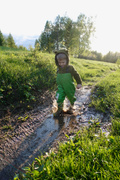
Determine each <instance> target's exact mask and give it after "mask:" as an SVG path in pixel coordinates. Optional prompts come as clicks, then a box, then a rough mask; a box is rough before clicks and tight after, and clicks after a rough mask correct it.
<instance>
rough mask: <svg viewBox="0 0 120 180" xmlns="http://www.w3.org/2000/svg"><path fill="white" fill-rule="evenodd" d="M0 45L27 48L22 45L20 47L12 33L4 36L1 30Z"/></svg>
mask: <svg viewBox="0 0 120 180" xmlns="http://www.w3.org/2000/svg"><path fill="white" fill-rule="evenodd" d="M0 46H4V47H9V48H18V49H26V48H25V47H24V46H22V45H20V46H19V47H18V46H17V45H16V44H15V41H14V39H13V36H12V34H9V35H8V36H4V35H3V34H2V32H1V30H0Z"/></svg>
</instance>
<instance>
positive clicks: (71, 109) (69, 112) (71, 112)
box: [66, 105, 73, 114]
mask: <svg viewBox="0 0 120 180" xmlns="http://www.w3.org/2000/svg"><path fill="white" fill-rule="evenodd" d="M66 113H67V114H73V105H70V107H69V109H68V110H67V112H66Z"/></svg>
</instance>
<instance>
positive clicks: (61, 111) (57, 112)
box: [53, 105, 63, 117]
mask: <svg viewBox="0 0 120 180" xmlns="http://www.w3.org/2000/svg"><path fill="white" fill-rule="evenodd" d="M62 114H63V105H60V106H59V105H58V110H57V111H56V112H55V113H54V114H53V116H54V117H58V116H62Z"/></svg>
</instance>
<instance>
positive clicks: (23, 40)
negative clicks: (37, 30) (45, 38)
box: [13, 35, 39, 49]
mask: <svg viewBox="0 0 120 180" xmlns="http://www.w3.org/2000/svg"><path fill="white" fill-rule="evenodd" d="M38 37H39V36H14V35H13V38H14V41H15V43H16V45H17V46H19V45H23V46H24V47H26V48H27V49H28V48H29V46H30V45H31V46H32V47H34V45H35V40H36V39H38Z"/></svg>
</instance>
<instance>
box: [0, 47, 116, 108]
mask: <svg viewBox="0 0 120 180" xmlns="http://www.w3.org/2000/svg"><path fill="white" fill-rule="evenodd" d="M70 64H72V65H73V66H74V67H75V69H76V70H77V71H78V72H79V74H80V75H81V78H82V80H83V85H85V84H87V85H93V84H95V83H96V82H98V81H100V79H101V78H103V77H104V76H105V75H106V74H109V73H111V72H112V71H113V70H115V69H116V68H117V65H115V64H113V63H112V64H111V63H105V62H99V61H87V60H83V59H77V58H72V57H71V58H70ZM56 71H57V67H56V65H55V62H54V54H47V53H41V52H36V51H25V50H24V51H23V50H17V49H10V48H4V47H0V79H1V81H0V107H3V106H4V107H7V106H10V108H11V109H12V108H14V107H15V106H16V104H18V105H19V104H20V105H21V104H22V103H23V104H24V103H25V102H32V101H33V102H34V101H36V100H37V98H38V94H41V95H42V93H43V92H44V91H45V90H55V89H56ZM21 102H22V103H21Z"/></svg>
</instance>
